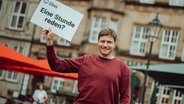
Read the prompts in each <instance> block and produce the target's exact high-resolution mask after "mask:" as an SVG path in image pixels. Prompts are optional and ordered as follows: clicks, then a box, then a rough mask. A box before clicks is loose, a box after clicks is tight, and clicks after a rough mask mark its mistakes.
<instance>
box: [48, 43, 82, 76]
mask: <svg viewBox="0 0 184 104" xmlns="http://www.w3.org/2000/svg"><path fill="white" fill-rule="evenodd" d="M46 47H47V59H48V63H49V66H50V68H51V70H53V71H56V72H63V73H69V72H78V69H79V67H80V65H81V63H82V62H83V58H76V59H73V60H72V59H64V60H61V59H60V58H59V57H58V56H57V55H56V53H55V50H54V46H46Z"/></svg>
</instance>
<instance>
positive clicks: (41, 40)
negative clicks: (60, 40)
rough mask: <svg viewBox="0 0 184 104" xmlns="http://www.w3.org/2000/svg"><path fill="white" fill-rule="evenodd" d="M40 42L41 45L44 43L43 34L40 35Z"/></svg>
mask: <svg viewBox="0 0 184 104" xmlns="http://www.w3.org/2000/svg"><path fill="white" fill-rule="evenodd" d="M40 42H41V43H46V38H45V36H44V35H43V34H41V38H40Z"/></svg>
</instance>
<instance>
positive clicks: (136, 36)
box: [130, 25, 148, 56]
mask: <svg viewBox="0 0 184 104" xmlns="http://www.w3.org/2000/svg"><path fill="white" fill-rule="evenodd" d="M146 29H147V30H146ZM137 31H138V32H137ZM146 31H147V33H145V32H146ZM147 34H148V27H146V26H142V25H134V27H133V34H132V41H131V48H130V54H131V55H136V56H145V55H146V50H147V44H148V39H147V38H146V35H147ZM135 42H137V44H138V45H137V46H135ZM142 44H145V45H143V46H141V45H142ZM141 50H142V52H141ZM143 51H144V52H143Z"/></svg>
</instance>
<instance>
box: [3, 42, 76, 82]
mask: <svg viewBox="0 0 184 104" xmlns="http://www.w3.org/2000/svg"><path fill="white" fill-rule="evenodd" d="M0 68H1V69H4V70H10V71H15V72H20V73H26V74H33V75H42V76H44V75H47V76H55V77H65V78H70V79H77V78H78V75H77V73H58V72H54V71H52V70H51V69H50V67H49V65H48V62H47V60H46V59H45V60H34V59H32V58H30V57H27V56H25V55H23V54H21V53H18V52H16V51H14V50H13V49H11V48H8V47H6V46H4V45H2V44H0Z"/></svg>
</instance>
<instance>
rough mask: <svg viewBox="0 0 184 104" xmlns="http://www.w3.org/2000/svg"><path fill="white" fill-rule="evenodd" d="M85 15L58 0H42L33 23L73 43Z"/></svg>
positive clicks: (34, 15)
mask: <svg viewBox="0 0 184 104" xmlns="http://www.w3.org/2000/svg"><path fill="white" fill-rule="evenodd" d="M82 17H83V14H81V13H79V12H77V11H76V10H74V9H72V8H70V7H68V6H66V5H64V4H62V3H61V2H58V1H56V0H41V1H40V3H39V5H38V7H37V9H36V11H35V12H34V14H33V16H32V18H31V20H30V21H31V22H32V23H34V24H36V25H38V26H40V27H42V28H44V29H48V28H51V30H52V32H53V33H54V34H56V35H58V36H60V37H62V38H64V39H66V40H68V41H71V40H72V38H73V36H74V34H75V32H76V30H77V28H78V26H79V24H80V22H81V20H82Z"/></svg>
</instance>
